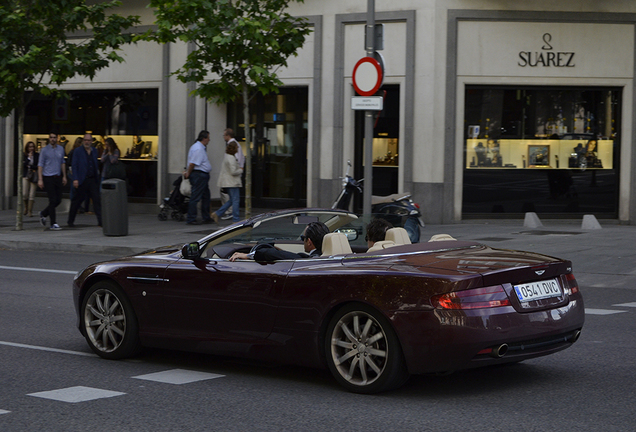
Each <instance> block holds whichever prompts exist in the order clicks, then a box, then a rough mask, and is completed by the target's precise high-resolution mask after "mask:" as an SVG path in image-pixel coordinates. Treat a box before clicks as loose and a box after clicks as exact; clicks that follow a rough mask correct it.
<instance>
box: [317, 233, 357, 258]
mask: <svg viewBox="0 0 636 432" xmlns="http://www.w3.org/2000/svg"><path fill="white" fill-rule="evenodd" d="M350 253H352V252H351V245H349V240H347V236H346V235H344V234H342V233H335V232H334V233H329V234H326V235H325V237H324V238H323V239H322V255H321V256H332V255H345V254H350Z"/></svg>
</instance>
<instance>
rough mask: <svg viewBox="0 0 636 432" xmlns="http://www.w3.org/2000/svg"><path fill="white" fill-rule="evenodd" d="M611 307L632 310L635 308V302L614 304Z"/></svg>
mask: <svg viewBox="0 0 636 432" xmlns="http://www.w3.org/2000/svg"><path fill="white" fill-rule="evenodd" d="M612 306H615V307H633V308H636V302H631V303H621V304H615V305H612Z"/></svg>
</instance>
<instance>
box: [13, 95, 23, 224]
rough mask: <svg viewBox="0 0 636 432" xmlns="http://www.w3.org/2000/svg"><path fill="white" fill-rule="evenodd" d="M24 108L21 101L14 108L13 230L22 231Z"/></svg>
mask: <svg viewBox="0 0 636 432" xmlns="http://www.w3.org/2000/svg"><path fill="white" fill-rule="evenodd" d="M24 110H25V104H24V103H22V104H20V105H18V106H17V107H16V109H15V112H16V114H17V115H18V119H17V121H18V136H17V137H16V139H15V142H16V143H17V145H16V150H17V152H18V167H17V169H16V176H15V178H16V181H17V182H18V203H17V206H16V207H17V209H18V210H17V213H16V219H15V230H16V231H22V212H23V210H24V209H23V206H24V201H23V200H22V195H23V192H24V191H23V190H22V163H23V161H24V150H23V148H22V137H23V135H24Z"/></svg>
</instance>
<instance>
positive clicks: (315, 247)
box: [230, 222, 329, 261]
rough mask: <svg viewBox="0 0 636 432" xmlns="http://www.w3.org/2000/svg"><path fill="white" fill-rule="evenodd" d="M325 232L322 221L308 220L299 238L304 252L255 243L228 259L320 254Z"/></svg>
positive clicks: (277, 258)
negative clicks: (248, 250) (248, 249)
mask: <svg viewBox="0 0 636 432" xmlns="http://www.w3.org/2000/svg"><path fill="white" fill-rule="evenodd" d="M326 234H329V228H327V225H325V224H324V223H322V222H310V223H309V224H308V225H307V226H306V227H305V230H304V231H303V233H302V235H301V236H300V239H301V240H302V241H303V245H304V248H305V252H307V253H298V254H297V253H293V252H288V251H284V250H280V249H277V248H275V247H274V246H272V245H270V244H267V243H263V244H260V245H257V246H256V247H255V248H254V250H253V251H252V252H250V253H248V254H246V253H241V252H236V253H234V255H232V257H231V258H230V261H236V260H237V259H254V260H256V261H277V260H284V259H302V258H314V257H319V256H320V255H322V240H323V238H324V237H325V235H326Z"/></svg>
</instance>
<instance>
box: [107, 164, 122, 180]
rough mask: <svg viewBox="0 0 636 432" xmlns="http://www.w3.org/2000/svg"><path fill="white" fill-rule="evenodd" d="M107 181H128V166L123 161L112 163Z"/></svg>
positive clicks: (109, 166) (108, 170)
mask: <svg viewBox="0 0 636 432" xmlns="http://www.w3.org/2000/svg"><path fill="white" fill-rule="evenodd" d="M104 178H105V179H111V178H116V179H120V180H126V166H125V165H124V164H123V162H121V161H117V162H115V163H110V164H109V165H108V169H107V170H106V175H105V176H104Z"/></svg>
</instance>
